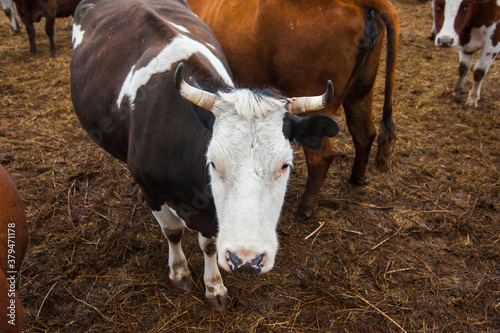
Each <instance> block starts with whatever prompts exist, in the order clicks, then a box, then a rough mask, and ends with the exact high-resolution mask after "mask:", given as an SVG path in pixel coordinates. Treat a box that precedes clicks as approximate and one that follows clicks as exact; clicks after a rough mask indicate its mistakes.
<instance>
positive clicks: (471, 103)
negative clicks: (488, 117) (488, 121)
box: [465, 99, 477, 109]
mask: <svg viewBox="0 0 500 333" xmlns="http://www.w3.org/2000/svg"><path fill="white" fill-rule="evenodd" d="M465 107H466V108H467V109H477V100H475V99H468V100H467V102H466V103H465Z"/></svg>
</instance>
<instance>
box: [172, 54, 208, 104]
mask: <svg viewBox="0 0 500 333" xmlns="http://www.w3.org/2000/svg"><path fill="white" fill-rule="evenodd" d="M183 66H184V65H183V64H182V62H181V63H180V64H179V65H178V66H177V69H176V71H175V78H174V81H175V87H176V88H177V91H178V92H179V94H180V95H181V96H182V97H184V98H185V99H187V100H188V101H190V102H191V103H193V104H196V105H198V106H200V107H202V108H204V109H205V110H208V111H212V108H213V106H214V103H215V100H216V96H215V94H212V93H209V92H207V91H204V90H201V89H198V88H195V87H193V86H192V85H190V84H188V83H187V82H186V81H184V78H183V77H182V67H183Z"/></svg>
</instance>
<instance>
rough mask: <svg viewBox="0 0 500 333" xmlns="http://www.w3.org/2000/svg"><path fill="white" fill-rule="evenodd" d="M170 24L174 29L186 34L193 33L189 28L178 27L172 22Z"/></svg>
mask: <svg viewBox="0 0 500 333" xmlns="http://www.w3.org/2000/svg"><path fill="white" fill-rule="evenodd" d="M168 24H170V25H171V26H173V27H174V28H176V29H177V30H179V31H182V32H185V33H187V34H189V33H191V31H189V30H188V29H187V28H185V27H183V26H182V25H178V24H175V23H172V22H168Z"/></svg>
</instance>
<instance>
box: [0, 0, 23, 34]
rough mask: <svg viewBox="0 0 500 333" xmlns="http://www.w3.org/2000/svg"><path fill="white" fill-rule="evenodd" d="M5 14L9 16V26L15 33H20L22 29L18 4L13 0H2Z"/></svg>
mask: <svg viewBox="0 0 500 333" xmlns="http://www.w3.org/2000/svg"><path fill="white" fill-rule="evenodd" d="M0 3H1V4H2V8H3V11H4V13H5V15H7V17H8V18H9V27H10V30H11V31H12V32H13V33H18V32H19V31H20V30H21V24H19V16H18V15H17V9H16V5H15V4H14V2H12V0H0Z"/></svg>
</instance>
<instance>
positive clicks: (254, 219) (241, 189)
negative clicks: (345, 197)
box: [207, 90, 293, 273]
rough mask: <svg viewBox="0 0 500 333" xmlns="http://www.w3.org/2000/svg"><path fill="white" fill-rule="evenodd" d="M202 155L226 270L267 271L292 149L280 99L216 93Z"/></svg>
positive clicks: (220, 257)
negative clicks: (209, 134)
mask: <svg viewBox="0 0 500 333" xmlns="http://www.w3.org/2000/svg"><path fill="white" fill-rule="evenodd" d="M212 111H213V112H214V114H215V116H216V121H215V124H214V127H213V137H212V141H211V142H210V145H209V147H208V151H207V160H208V163H209V168H210V176H211V187H212V193H213V196H214V201H215V206H216V208H217V215H218V221H219V233H218V236H217V250H218V262H219V265H220V266H221V267H222V268H224V269H225V270H228V271H229V270H238V271H249V272H257V273H258V272H261V273H264V272H267V271H269V270H271V268H272V267H273V265H274V258H275V255H276V251H277V248H278V239H277V234H276V226H277V223H278V219H279V216H280V211H281V207H282V205H283V199H284V195H285V191H286V186H287V181H288V177H289V175H290V167H291V165H292V159H293V151H292V148H291V146H290V143H289V141H288V140H287V139H286V138H285V136H284V135H283V130H282V129H283V117H284V114H285V112H286V109H285V104H284V101H283V100H279V99H274V98H270V97H261V98H259V96H256V95H255V94H254V93H252V92H251V91H249V90H235V91H234V92H232V93H228V94H221V98H220V99H218V100H217V102H215V104H214V107H213V109H212Z"/></svg>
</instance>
